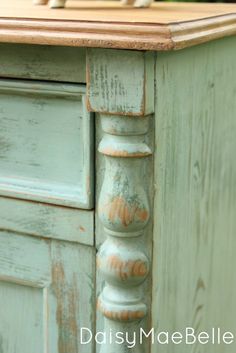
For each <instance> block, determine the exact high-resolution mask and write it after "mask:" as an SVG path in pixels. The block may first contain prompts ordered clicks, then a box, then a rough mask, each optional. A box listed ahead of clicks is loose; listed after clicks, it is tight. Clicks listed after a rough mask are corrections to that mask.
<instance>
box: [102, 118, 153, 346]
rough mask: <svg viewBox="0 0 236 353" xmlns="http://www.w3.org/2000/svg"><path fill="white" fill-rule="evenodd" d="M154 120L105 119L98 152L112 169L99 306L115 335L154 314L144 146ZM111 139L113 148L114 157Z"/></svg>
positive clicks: (105, 192)
mask: <svg viewBox="0 0 236 353" xmlns="http://www.w3.org/2000/svg"><path fill="white" fill-rule="evenodd" d="M149 118H150V117H149V116H146V117H140V118H137V117H131V116H130V117H124V116H111V115H101V119H102V129H103V131H104V137H103V139H102V140H101V142H100V144H99V148H98V150H99V152H100V153H102V154H103V155H104V158H105V164H106V166H105V176H104V181H103V186H102V189H101V192H100V196H99V202H98V215H99V218H100V220H101V222H102V224H103V226H104V232H105V234H106V236H107V239H106V240H105V242H104V243H103V244H102V246H101V247H100V249H99V252H98V255H97V268H98V269H99V271H100V273H101V275H102V278H103V279H104V280H105V286H104V288H103V290H102V292H101V294H100V296H99V298H98V302H97V307H98V310H100V311H101V313H102V314H103V316H104V320H105V321H104V324H105V331H106V332H109V331H110V330H112V329H113V330H114V331H115V332H113V334H115V333H116V332H123V333H126V332H128V331H129V330H131V331H132V332H134V331H135V329H138V328H141V327H143V324H144V321H143V320H142V319H144V317H145V316H146V315H147V313H148V311H149V307H148V304H147V302H148V299H149V298H147V297H148V295H147V293H146V291H145V289H144V288H145V287H144V286H143V282H144V281H145V279H146V278H147V276H148V273H149V269H150V262H151V261H150V260H149V257H148V255H147V253H148V250H147V248H146V247H145V245H144V244H145V241H144V234H145V227H146V225H147V223H148V221H149V218H150V213H151V212H150V206H149V200H148V199H149V198H148V193H147V191H146V188H145V185H144V183H143V178H142V171H143V170H144V169H145V160H146V159H147V158H148V157H149V156H150V155H151V150H150V148H149V146H148V145H147V144H146V143H145V142H144V137H145V135H146V134H147V132H148V129H149V124H148V123H149ZM137 119H139V123H138V124H137ZM107 139H108V140H109V146H111V147H112V148H111V149H110V153H109V155H108V154H107V152H106V151H107ZM125 141H126V142H127V143H125ZM144 292H145V295H144ZM127 349H128V348H127V342H124V343H123V344H121V345H118V344H116V343H115V342H114V343H112V344H111V345H109V344H107V345H105V346H104V347H102V349H101V351H100V353H110V352H117V353H125V352H127ZM140 351H142V352H143V353H144V352H146V349H145V347H144V345H141V344H137V345H136V346H135V347H134V348H133V350H132V352H134V353H136V352H137V353H138V352H140Z"/></svg>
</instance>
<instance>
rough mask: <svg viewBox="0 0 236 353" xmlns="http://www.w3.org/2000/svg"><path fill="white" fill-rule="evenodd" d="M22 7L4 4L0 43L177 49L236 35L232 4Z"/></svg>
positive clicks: (235, 9) (98, 3)
mask: <svg viewBox="0 0 236 353" xmlns="http://www.w3.org/2000/svg"><path fill="white" fill-rule="evenodd" d="M5 1H6V0H3V3H4V2H5ZM14 1H16V0H13V2H14ZM114 3H115V4H114ZM21 4H22V6H19V2H16V6H15V8H14V4H13V5H12V3H11V6H10V5H9V4H7V3H6V4H3V5H2V4H1V5H0V14H1V17H0V42H7V43H29V44H46V45H63V46H77V47H97V48H98V47H99V48H118V49H132V50H175V49H181V48H184V47H188V46H192V45H195V44H199V43H202V42H206V41H210V40H212V39H217V38H221V37H224V36H229V35H233V34H236V5H233V4H230V5H229V4H182V3H180V4H174V3H159V2H158V3H155V4H153V5H152V7H151V8H149V9H133V8H130V7H127V8H124V7H121V5H120V4H117V2H109V1H108V2H107V1H106V2H101V1H96V2H93V1H90V2H85V1H79V2H73V5H72V2H70V1H69V2H68V4H69V5H68V8H65V9H57V10H52V9H51V10H50V9H49V8H48V7H47V6H33V5H32V4H31V1H28V0H27V1H26V0H21ZM74 4H76V5H74ZM211 5H214V6H211ZM69 6H71V8H69ZM72 6H73V7H72ZM101 10H102V11H101ZM134 18H135V21H134V20H133V19H134Z"/></svg>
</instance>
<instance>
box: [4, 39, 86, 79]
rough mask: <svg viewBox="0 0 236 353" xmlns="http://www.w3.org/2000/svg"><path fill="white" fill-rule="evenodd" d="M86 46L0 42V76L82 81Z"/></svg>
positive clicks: (84, 70)
mask: <svg viewBox="0 0 236 353" xmlns="http://www.w3.org/2000/svg"><path fill="white" fill-rule="evenodd" d="M85 62H86V49H85V48H73V47H57V46H49V45H29V44H8V43H7V44H5V43H4V44H0V77H11V78H27V79H35V80H46V81H61V82H63V81H65V82H77V83H84V82H86V78H85V76H86V69H85V67H86V64H85Z"/></svg>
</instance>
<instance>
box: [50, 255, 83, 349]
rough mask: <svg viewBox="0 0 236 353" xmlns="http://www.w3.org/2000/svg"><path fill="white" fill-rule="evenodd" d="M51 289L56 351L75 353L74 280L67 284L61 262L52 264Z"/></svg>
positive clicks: (76, 328) (76, 299)
mask: <svg viewBox="0 0 236 353" xmlns="http://www.w3.org/2000/svg"><path fill="white" fill-rule="evenodd" d="M52 281H53V290H54V294H55V296H56V298H57V309H56V320H57V325H58V353H77V352H78V340H77V331H78V327H77V318H76V315H77V305H78V293H77V286H76V281H75V279H74V281H73V284H72V285H71V284H69V283H67V281H66V275H65V271H64V268H63V265H62V263H60V262H55V263H54V264H53V266H52Z"/></svg>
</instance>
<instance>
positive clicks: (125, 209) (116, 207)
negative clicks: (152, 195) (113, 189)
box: [99, 196, 149, 227]
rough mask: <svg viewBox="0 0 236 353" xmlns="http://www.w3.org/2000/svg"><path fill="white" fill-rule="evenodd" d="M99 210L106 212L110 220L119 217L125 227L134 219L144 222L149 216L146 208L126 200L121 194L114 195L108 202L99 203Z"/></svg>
mask: <svg viewBox="0 0 236 353" xmlns="http://www.w3.org/2000/svg"><path fill="white" fill-rule="evenodd" d="M99 212H101V213H104V214H106V215H107V217H108V219H109V221H111V222H115V221H116V219H119V220H120V221H121V223H122V224H123V226H125V227H127V226H129V224H131V223H133V222H135V221H136V220H139V221H142V222H146V221H147V220H148V218H149V212H148V211H147V209H145V208H140V207H139V206H138V205H136V204H133V205H132V204H130V203H128V202H126V200H125V199H124V197H122V196H115V197H113V199H112V200H111V201H110V202H109V203H107V204H105V205H104V206H102V205H100V207H99Z"/></svg>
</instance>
